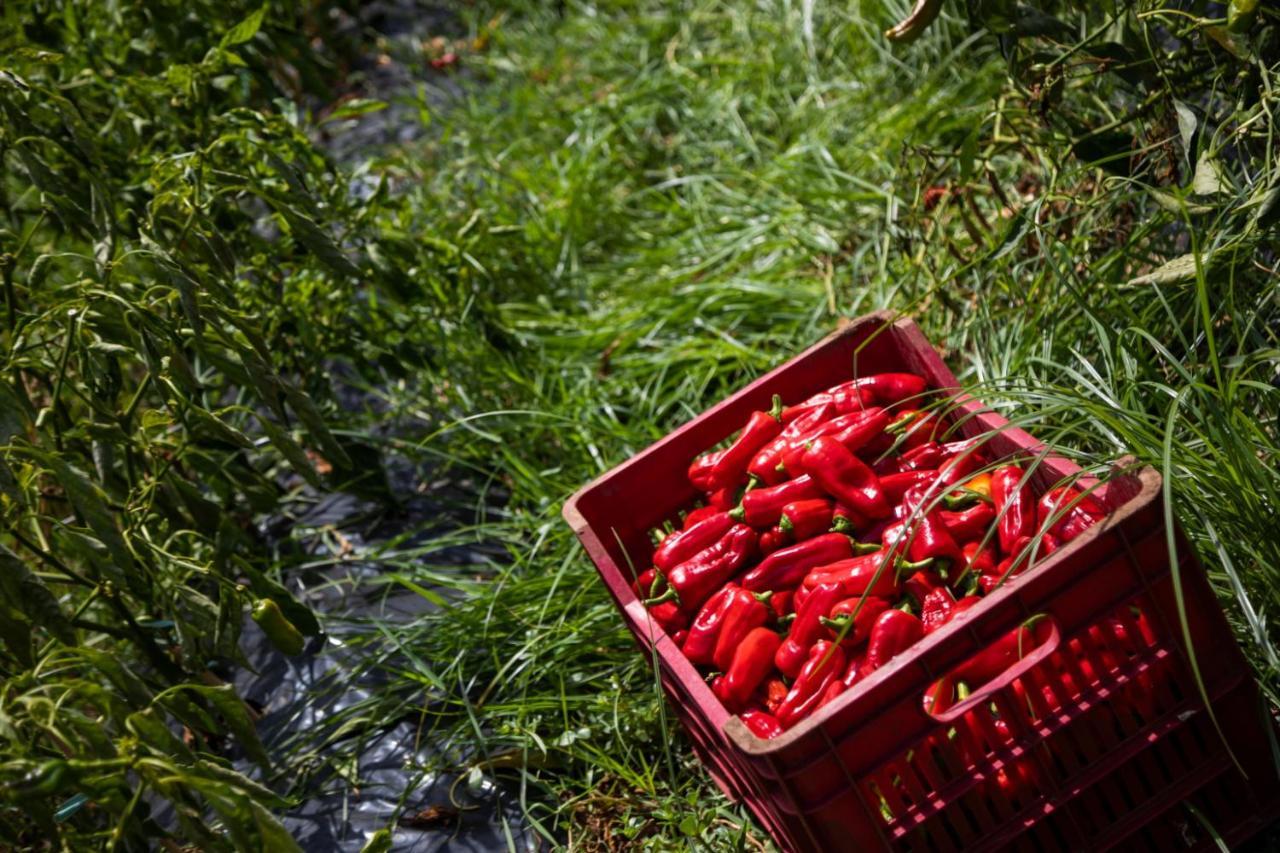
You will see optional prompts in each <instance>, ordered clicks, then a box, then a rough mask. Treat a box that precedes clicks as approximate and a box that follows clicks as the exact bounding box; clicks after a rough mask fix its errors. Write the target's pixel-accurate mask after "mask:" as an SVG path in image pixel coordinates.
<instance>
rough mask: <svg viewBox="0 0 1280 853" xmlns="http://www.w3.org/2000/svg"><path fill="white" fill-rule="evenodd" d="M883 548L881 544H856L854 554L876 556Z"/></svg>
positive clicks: (854, 544)
mask: <svg viewBox="0 0 1280 853" xmlns="http://www.w3.org/2000/svg"><path fill="white" fill-rule="evenodd" d="M881 547H882V546H881V545H880V543H879V542H854V543H853V553H855V554H857V555H858V556H864V555H866V554H874V553H876V552H877V551H879V550H880V549H881Z"/></svg>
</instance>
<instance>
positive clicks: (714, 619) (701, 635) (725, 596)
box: [681, 584, 742, 666]
mask: <svg viewBox="0 0 1280 853" xmlns="http://www.w3.org/2000/svg"><path fill="white" fill-rule="evenodd" d="M741 589H742V587H739V586H735V585H734V584H729V585H728V586H726V587H724V588H722V589H721V590H720V591H719V592H717V593H716V594H715V595H713V596H711V597H710V598H709V599H707V603H706V604H704V605H702V609H701V610H699V611H698V616H697V618H695V619H694V620H693V624H692V625H691V626H689V636H688V638H686V639H685V641H684V646H683V647H682V648H681V651H683V652H684V656H685V657H687V658H688V659H689V660H690V661H692V662H693V663H696V664H701V665H703V666H707V665H709V664H710V663H711V661H712V660H713V655H714V652H715V650H716V640H718V639H719V638H720V631H721V629H722V628H723V627H724V615H725V612H726V611H727V610H728V608H729V604H730V603H731V602H732V601H733V597H734V594H735V593H737V592H738V591H740V590H741Z"/></svg>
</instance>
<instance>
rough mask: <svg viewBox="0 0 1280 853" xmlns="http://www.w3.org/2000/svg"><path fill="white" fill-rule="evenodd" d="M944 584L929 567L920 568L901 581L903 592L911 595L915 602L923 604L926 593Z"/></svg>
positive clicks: (940, 587)
mask: <svg viewBox="0 0 1280 853" xmlns="http://www.w3.org/2000/svg"><path fill="white" fill-rule="evenodd" d="M945 586H946V584H945V583H943V581H942V578H941V577H939V576H938V573H937V572H935V571H934V570H933V569H931V568H925V569H921V570H920V571H918V572H916V573H914V574H913V575H911V576H910V577H908V578H907V579H906V580H905V581H903V582H902V589H903V592H905V593H906V594H907V595H909V596H911V598H912V600H913V601H915V603H916V604H923V603H924V597H925V596H926V595H928V594H929V593H931V592H933V591H934V590H935V589H943V588H944V587H945Z"/></svg>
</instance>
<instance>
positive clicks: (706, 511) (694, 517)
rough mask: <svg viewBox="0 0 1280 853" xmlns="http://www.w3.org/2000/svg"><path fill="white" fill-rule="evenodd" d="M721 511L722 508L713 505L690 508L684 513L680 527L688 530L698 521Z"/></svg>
mask: <svg viewBox="0 0 1280 853" xmlns="http://www.w3.org/2000/svg"><path fill="white" fill-rule="evenodd" d="M721 512H723V510H719V509H716V508H715V507H713V506H700V507H698V508H697V509H691V510H689V512H687V513H685V516H684V524H682V525H680V529H681V530H688V529H689V528H690V527H693V526H694V525H695V524H697V523H698V522H699V521H706V520H707V519H708V518H711V517H712V516H713V515H718V514H719V513H721Z"/></svg>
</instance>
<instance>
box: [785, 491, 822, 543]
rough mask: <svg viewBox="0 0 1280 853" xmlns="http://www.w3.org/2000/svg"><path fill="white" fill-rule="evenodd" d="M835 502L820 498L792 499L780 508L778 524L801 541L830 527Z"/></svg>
mask: <svg viewBox="0 0 1280 853" xmlns="http://www.w3.org/2000/svg"><path fill="white" fill-rule="evenodd" d="M834 513H835V504H833V503H831V501H828V500H823V499H821V498H811V499H809V500H804V501H793V502H792V503H789V504H787V505H786V506H784V507H783V508H782V518H781V520H779V522H778V526H779V527H781V528H782V529H783V530H785V531H787V532H788V533H790V534H791V536H792V537H793V538H794V539H795V540H796V541H797V542H803V541H804V540H806V539H810V538H812V537H814V536H817V535H818V534H819V533H826V532H827V531H829V530H830V529H831V523H832V520H833V517H834Z"/></svg>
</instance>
